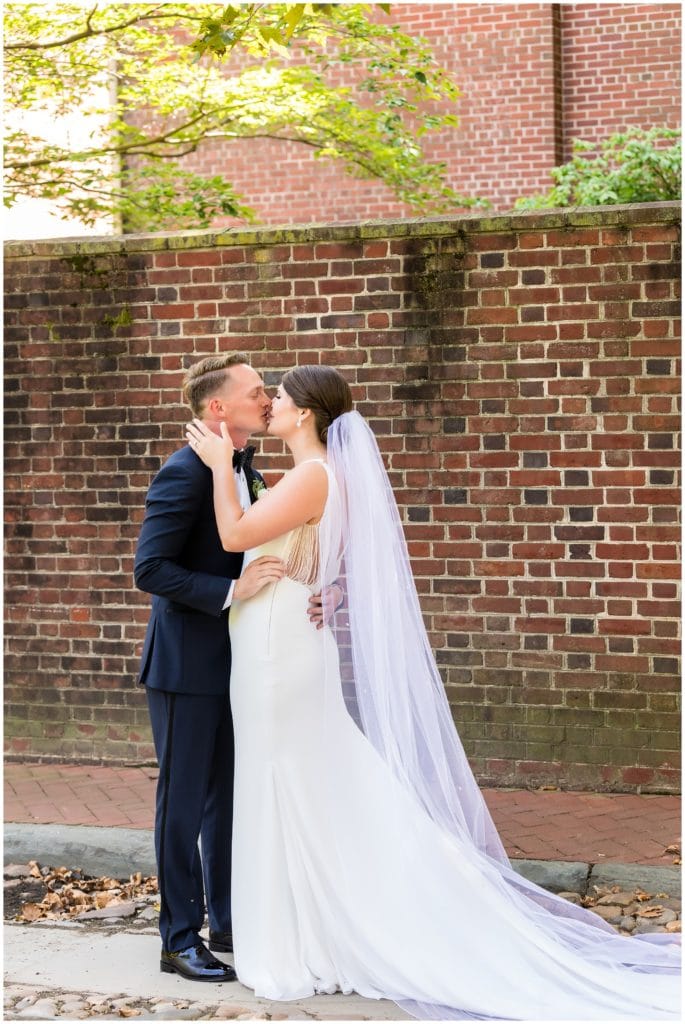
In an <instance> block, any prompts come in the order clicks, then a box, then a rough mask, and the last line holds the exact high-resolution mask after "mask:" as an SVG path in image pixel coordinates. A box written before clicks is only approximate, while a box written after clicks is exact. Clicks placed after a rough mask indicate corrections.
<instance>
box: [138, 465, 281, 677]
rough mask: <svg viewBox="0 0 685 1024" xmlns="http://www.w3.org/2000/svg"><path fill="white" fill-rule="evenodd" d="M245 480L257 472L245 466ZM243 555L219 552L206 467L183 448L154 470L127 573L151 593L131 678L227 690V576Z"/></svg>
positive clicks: (238, 569) (233, 576)
mask: <svg viewBox="0 0 685 1024" xmlns="http://www.w3.org/2000/svg"><path fill="white" fill-rule="evenodd" d="M246 477H247V482H248V488H249V490H250V496H251V498H252V499H253V500H254V494H253V490H252V483H253V481H254V479H255V478H256V479H259V480H261V477H260V476H259V474H258V473H256V472H255V471H254V470H246ZM242 565H243V554H242V552H240V553H232V552H227V551H224V549H223V547H222V546H221V540H220V538H219V533H218V530H217V526H216V519H215V516H214V504H213V487H212V472H211V470H210V469H208V468H207V467H206V466H205V465H204V463H203V462H202V461H201V460H200V459H199V458H198V457H197V455H195V453H194V452H193V451H192V450H191V449H190V448H188V447H184V448H181V449H179V450H178V451H177V452H174V454H173V455H172V456H171V457H170V458H169V459H167V461H166V462H165V463H164V465H163V466H162V468H161V469H160V470H159V472H158V473H157V475H156V476H155V478H154V479H153V481H152V483H151V484H150V489H149V491H148V494H147V499H146V502H145V519H144V520H143V525H142V528H141V532H140V537H139V540H138V548H137V551H136V558H135V566H134V576H135V582H136V586H137V587H138V588H139V589H140V590H144V591H146V592H147V593H150V594H153V595H154V596H153V598H152V612H151V615H150V621H149V622H148V627H147V633H146V636H145V643H144V646H143V654H142V658H141V666H140V674H139V677H138V681H139V682H140V683H144V684H145V685H146V686H150V687H152V688H153V689H158V690H169V691H172V692H175V693H195V694H220V693H225V692H227V691H228V683H229V678H230V673H231V647H230V642H229V637H228V610H226V611H224V610H223V605H224V602H225V600H226V596H227V594H228V589H229V587H230V584H231V580H234V579H237V578H238V577H239V576H240V573H241V570H242Z"/></svg>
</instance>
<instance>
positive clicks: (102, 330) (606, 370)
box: [5, 204, 680, 791]
mask: <svg viewBox="0 0 685 1024" xmlns="http://www.w3.org/2000/svg"><path fill="white" fill-rule="evenodd" d="M679 224H680V211H679V207H678V206H677V204H663V205H654V206H652V205H645V206H638V207H614V208H607V209H605V210H594V211H567V212H559V211H556V212H554V213H548V214H544V215H542V214H526V215H519V216H516V217H504V216H501V217H497V218H491V219H478V218H474V217H464V218H457V219H451V220H441V221H435V222H422V221H408V220H403V221H400V222H397V223H391V222H388V223H384V224H377V225H363V224H361V225H360V224H357V225H348V226H342V225H339V226H329V227H320V228H313V227H310V228H290V229H283V230H276V229H272V230H263V231H261V232H259V231H250V232H245V231H242V232H241V231H231V232H223V233H221V232H206V233H202V232H195V233H192V232H191V233H188V234H183V235H157V236H138V237H136V236H130V237H127V238H103V239H97V240H88V241H81V242H75V241H62V242H60V241H52V242H22V243H19V242H18V243H11V244H9V245H8V246H7V249H6V260H5V267H6V273H7V290H6V300H5V309H6V317H7V327H6V334H5V345H6V349H5V385H6V397H5V410H6V430H5V440H6V445H7V450H6V462H5V474H6V475H5V483H6V497H5V514H6V520H7V526H6V545H7V554H6V559H5V569H6V584H7V590H6V615H7V622H6V629H5V636H6V654H5V699H6V712H5V730H6V748H7V753H8V756H9V757H10V758H13V757H16V758H48V759H51V758H54V759H65V760H70V759H76V760H84V761H100V760H108V759H109V760H114V761H120V762H121V761H125V762H130V761H145V760H149V759H151V758H152V757H153V751H152V746H151V742H150V735H149V729H148V722H147V711H146V707H145V700H144V695H143V694H142V693H141V691H140V688H139V687H137V686H136V682H135V677H136V672H137V667H138V655H139V651H140V646H141V643H142V638H143V635H144V628H145V622H146V620H147V609H148V598H147V597H146V596H145V595H143V594H140V593H138V592H137V591H136V590H135V589H134V587H133V580H132V563H133V551H134V546H135V541H136V538H137V535H138V530H139V524H140V522H141V519H142V514H143V503H144V497H145V491H146V488H147V486H148V483H149V481H150V478H151V476H152V474H153V473H154V472H155V471H156V469H157V468H158V467H159V465H160V463H161V461H162V460H163V459H164V458H165V457H166V456H167V455H168V454H169V453H170V452H171V451H173V450H174V449H175V448H176V447H177V446H178V445H179V443H181V441H182V437H183V424H184V423H185V421H186V419H187V410H185V409H184V408H183V407H182V406H181V405H180V404H179V402H180V385H181V380H182V375H183V368H184V367H185V366H186V365H188V363H190V362H192V361H194V360H196V359H198V358H200V357H202V356H204V355H206V354H207V353H211V352H215V351H217V350H219V351H224V350H227V349H230V348H234V349H239V350H247V351H248V352H249V353H250V357H251V360H252V361H253V364H254V366H255V367H256V368H257V369H259V370H260V372H262V373H263V374H264V376H265V379H266V381H267V384H268V385H269V386H271V387H272V386H273V385H275V383H276V382H277V380H278V379H279V377H280V374H281V373H282V371H283V370H284V369H285V368H288V367H289V366H292V365H293V364H294V363H296V362H299V363H306V362H317V361H319V360H321V361H325V362H329V363H331V364H333V365H335V366H337V367H339V368H340V369H341V371H342V372H343V373H344V374H345V375H346V376H347V378H348V380H349V381H350V383H351V385H352V388H353V393H354V397H355V400H356V402H357V405H358V408H359V409H360V411H361V412H362V413H363V414H365V415H366V416H367V417H368V419H369V421H370V423H371V425H372V427H373V429H374V431H375V433H376V435H377V437H378V440H379V444H380V446H381V449H382V451H383V453H384V457H385V460H386V464H387V466H388V469H389V472H390V476H391V481H392V484H393V487H394V490H395V494H396V496H397V500H398V502H399V505H400V510H401V515H402V518H403V521H404V525H405V530H406V535H407V539H408V542H409V548H410V555H411V558H412V564H413V568H414V571H415V574H416V579H417V586H418V590H419V595H420V601H421V605H422V609H423V611H424V613H425V618H426V622H427V625H428V629H429V635H430V641H431V644H432V646H433V649H434V650H435V653H436V658H437V661H438V664H439V666H440V669H441V672H442V674H443V678H444V681H445V685H446V687H447V692H448V695H449V699H450V701H451V703H452V706H453V708H454V715H455V720H456V721H457V723H458V726H459V729H460V732H461V735H462V737H463V739H464V743H465V746H466V750H467V753H468V754H469V756H470V758H471V760H472V763H473V765H474V768H475V770H476V773H477V774H478V776H479V778H480V779H481V780H482V781H484V782H488V783H494V784H502V785H507V784H508V785H511V784H515V785H531V784H532V785H540V784H544V783H553V784H556V785H562V786H569V787H580V788H583V787H591V788H599V789H601V788H609V789H617V790H630V789H635V788H636V787H641V788H642V789H643V790H647V791H649V790H651V791H659V790H662V791H663V790H673V789H675V788H676V787H677V785H678V764H679V761H678V755H677V752H676V751H677V746H678V731H679V725H680V716H679V712H678V694H679V680H678V654H679V641H678V623H679V619H678V615H679V607H678V603H677V598H678V578H679V568H678V560H677V559H678V542H679V531H678V525H677V519H678V510H679V494H678V491H677V482H678V481H677V476H678V470H679V457H678V454H677V447H676V442H675V432H676V431H677V429H678V427H679V419H678V415H677V405H676V403H677V395H678V390H679V378H678V367H677V357H678V353H679V347H678V342H677V332H678V323H679V311H680V307H679V303H678V301H677V288H678V284H679V279H680V275H679V268H678V265H677V243H678V238H679ZM260 462H261V464H262V465H265V464H266V465H268V466H269V473H268V474H267V477H268V478H269V479H270V480H271V481H272V482H273V481H274V480H275V479H276V478H277V476H278V474H279V472H280V471H281V470H283V469H284V468H285V467H286V466H287V464H288V463H287V459H286V457H285V455H284V453H283V450H282V448H281V445H280V442H278V441H276V440H274V439H265V440H264V441H263V442H262V455H261V459H260Z"/></svg>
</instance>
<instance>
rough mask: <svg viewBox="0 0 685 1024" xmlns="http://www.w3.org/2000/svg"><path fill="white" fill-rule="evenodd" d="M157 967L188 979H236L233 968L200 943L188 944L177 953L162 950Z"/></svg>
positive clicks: (167, 972)
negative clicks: (195, 944)
mask: <svg viewBox="0 0 685 1024" xmlns="http://www.w3.org/2000/svg"><path fill="white" fill-rule="evenodd" d="M159 969H160V970H161V971H163V972H164V973H165V974H180V975H181V976H182V977H183V978H188V980H189V981H235V980H236V973H235V971H234V970H233V968H232V967H230V966H229V965H228V964H224V963H222V962H221V960H217V959H216V957H215V956H212V954H211V953H210V952H209V950H208V949H206V948H205V946H203V945H202V943H198V945H197V946H188V948H187V949H181V950H179V952H178V953H167V952H166V951H165V950H162V955H161V958H160V961H159Z"/></svg>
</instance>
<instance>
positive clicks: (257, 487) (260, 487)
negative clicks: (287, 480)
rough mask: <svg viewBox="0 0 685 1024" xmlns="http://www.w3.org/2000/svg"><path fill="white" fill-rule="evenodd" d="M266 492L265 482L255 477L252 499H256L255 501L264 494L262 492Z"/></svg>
mask: <svg viewBox="0 0 685 1024" xmlns="http://www.w3.org/2000/svg"><path fill="white" fill-rule="evenodd" d="M265 490H266V484H265V483H264V481H263V480H260V479H259V478H258V477H255V478H254V480H253V481H252V497H253V498H254V499H255V501H256V500H257V498H258V497H259V495H260V494H261V493H262V491H265Z"/></svg>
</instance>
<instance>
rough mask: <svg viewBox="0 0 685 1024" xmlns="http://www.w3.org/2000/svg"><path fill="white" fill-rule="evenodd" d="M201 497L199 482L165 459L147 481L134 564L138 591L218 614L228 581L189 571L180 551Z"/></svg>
mask: <svg viewBox="0 0 685 1024" xmlns="http://www.w3.org/2000/svg"><path fill="white" fill-rule="evenodd" d="M202 499H203V480H202V478H201V477H200V476H199V475H198V474H195V473H193V472H192V471H191V470H190V469H189V468H188V466H187V465H183V464H182V463H179V462H176V463H167V464H166V465H164V466H163V467H162V469H161V470H160V471H159V473H158V474H157V476H156V477H155V478H154V480H153V481H152V484H151V485H150V490H149V491H148V496H147V500H146V502H145V518H144V520H143V526H142V529H141V531H140V538H139V540H138V548H137V551H136V558H135V564H134V578H135V583H136V586H137V587H138V589H139V590H143V591H145V592H146V593H148V594H157V595H158V596H160V597H166V598H169V599H170V600H172V601H178V602H179V603H181V604H185V605H188V606H189V607H191V608H196V609H197V610H198V611H201V612H205V614H207V615H216V616H219V615H220V614H221V611H222V609H223V606H224V602H225V600H226V594H227V593H228V588H229V586H230V582H231V581H230V579H228V578H227V577H226V576H214V575H212V574H210V573H206V572H193V571H192V570H190V569H186V568H185V567H184V566H182V565H181V564H180V561H179V559H180V555H181V553H182V551H183V549H184V546H185V544H186V541H187V539H188V535H189V533H190V531H191V530H192V529H193V527H194V525H195V523H196V520H197V515H198V510H199V507H200V504H201V502H202Z"/></svg>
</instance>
